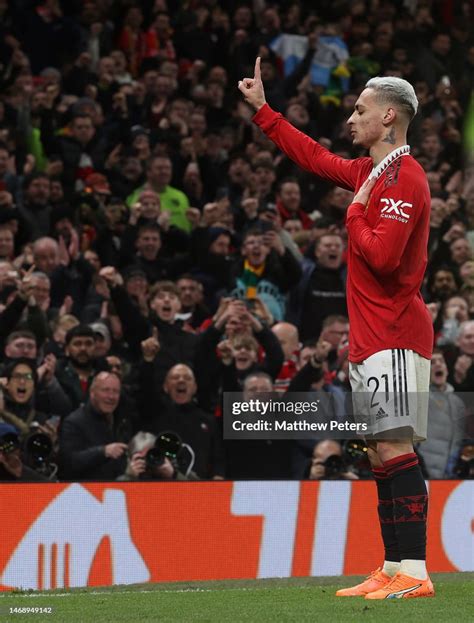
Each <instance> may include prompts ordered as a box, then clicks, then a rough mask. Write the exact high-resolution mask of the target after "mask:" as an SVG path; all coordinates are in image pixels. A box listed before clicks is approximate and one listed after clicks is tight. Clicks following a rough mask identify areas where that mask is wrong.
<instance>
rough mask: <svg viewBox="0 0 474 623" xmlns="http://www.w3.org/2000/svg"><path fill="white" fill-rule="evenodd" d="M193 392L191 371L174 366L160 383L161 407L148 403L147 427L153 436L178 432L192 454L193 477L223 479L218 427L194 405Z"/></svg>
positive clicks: (192, 374)
mask: <svg viewBox="0 0 474 623" xmlns="http://www.w3.org/2000/svg"><path fill="white" fill-rule="evenodd" d="M196 391H197V386H196V380H195V377H194V373H193V371H192V370H191V368H190V367H189V366H186V365H183V364H177V365H175V366H173V367H172V368H171V369H170V370H169V371H168V373H167V375H166V379H165V382H164V384H163V392H164V395H163V396H162V400H161V407H160V408H158V409H156V408H152V407H151V404H152V403H149V404H148V408H147V413H146V420H145V421H146V427H147V429H148V430H150V431H151V432H153V433H154V434H159V433H160V432H162V431H172V432H174V433H177V434H178V435H179V436H180V438H181V439H182V441H183V442H184V443H187V444H189V445H190V446H191V448H192V449H193V451H194V454H195V462H194V466H193V470H194V471H195V472H196V474H197V475H198V476H199V477H200V478H214V479H222V478H223V477H224V475H225V472H224V460H223V454H222V447H221V442H220V441H219V433H218V430H217V426H216V423H215V420H214V418H213V417H212V416H211V415H210V414H208V413H206V412H205V411H203V410H202V409H201V408H200V407H199V406H198V405H197V404H196V403H195V402H194V397H195V395H196ZM154 404H155V405H156V402H155V403H154Z"/></svg>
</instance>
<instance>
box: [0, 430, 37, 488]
mask: <svg viewBox="0 0 474 623" xmlns="http://www.w3.org/2000/svg"><path fill="white" fill-rule="evenodd" d="M0 482H47V478H45V477H44V476H42V475H41V474H39V473H38V472H36V471H35V470H33V469H30V468H29V467H27V466H26V465H24V464H23V461H22V459H21V453H20V440H19V438H18V433H17V431H16V428H15V427H13V426H11V425H10V424H7V423H6V422H0Z"/></svg>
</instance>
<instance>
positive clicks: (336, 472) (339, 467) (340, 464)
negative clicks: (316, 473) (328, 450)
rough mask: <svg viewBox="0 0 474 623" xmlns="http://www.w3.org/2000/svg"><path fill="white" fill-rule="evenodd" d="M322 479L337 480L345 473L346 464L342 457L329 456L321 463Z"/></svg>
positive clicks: (336, 455)
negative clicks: (322, 469)
mask: <svg viewBox="0 0 474 623" xmlns="http://www.w3.org/2000/svg"><path fill="white" fill-rule="evenodd" d="M323 466H324V478H329V479H337V478H339V477H340V476H341V474H343V473H344V472H345V471H347V468H346V464H345V462H344V459H343V458H342V456H339V455H338V454H331V456H328V458H327V459H326V460H325V461H324V463H323Z"/></svg>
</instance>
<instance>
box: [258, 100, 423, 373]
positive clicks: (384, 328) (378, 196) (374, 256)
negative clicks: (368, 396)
mask: <svg viewBox="0 0 474 623" xmlns="http://www.w3.org/2000/svg"><path fill="white" fill-rule="evenodd" d="M253 121H254V122H255V123H256V124H257V125H258V126H259V127H260V129H261V130H262V131H263V132H264V133H265V134H266V135H267V136H268V137H269V138H270V139H271V140H272V141H274V142H275V143H276V144H277V145H278V146H279V147H280V149H281V150H282V151H284V152H285V153H286V154H287V155H288V156H289V157H290V158H291V159H292V160H294V162H296V164H298V165H299V166H300V167H301V168H303V169H305V170H306V171H310V172H311V173H314V174H315V175H319V176H320V177H322V178H324V179H328V180H330V181H332V182H334V184H336V185H337V186H341V187H343V188H347V189H349V190H352V191H355V192H357V191H358V190H359V188H360V187H361V186H362V184H363V183H364V182H365V180H366V179H367V178H368V176H369V174H370V172H371V171H372V168H373V162H372V158H357V159H355V160H346V159H344V158H341V157H340V156H336V155H335V154H332V153H331V152H330V151H328V150H327V149H325V148H324V147H322V146H321V145H319V143H317V142H316V141H314V140H313V139H311V138H310V137H309V136H306V135H305V134H303V133H302V132H300V131H299V130H297V129H296V128H294V127H293V126H292V125H291V124H290V123H289V122H288V121H287V120H286V119H285V118H284V117H283V116H282V115H281V114H280V113H276V112H275V111H273V110H272V109H271V108H270V107H269V106H268V104H265V105H264V106H263V107H262V108H260V110H259V111H258V112H257V113H256V114H255V116H254V118H253ZM430 207H431V200H430V193H429V188H428V182H427V179H426V175H425V172H424V171H423V169H422V167H421V166H420V165H419V164H418V163H417V162H416V160H415V159H414V158H412V157H411V156H410V155H404V156H400V157H399V158H397V159H396V160H395V161H394V162H393V163H392V164H390V165H389V166H388V167H387V168H386V169H385V171H384V172H383V173H382V174H381V175H380V177H379V178H378V180H377V182H376V184H375V186H374V189H373V190H372V195H371V197H370V199H369V202H368V204H367V208H366V207H365V206H364V205H362V204H360V203H353V204H352V205H351V206H349V208H348V210H347V215H346V227H347V231H348V233H349V242H348V253H347V260H348V261H347V265H348V277H347V307H348V311H349V320H350V335H349V359H350V361H352V362H354V363H358V362H361V361H364V360H365V359H367V358H368V357H370V356H371V355H373V354H374V353H376V352H379V351H381V350H386V349H391V348H406V349H410V350H414V351H415V352H417V353H419V354H420V355H421V356H422V357H426V358H427V359H431V354H432V348H433V325H432V322H431V317H430V315H429V312H428V310H427V309H426V305H425V303H424V302H423V299H422V297H421V294H420V286H421V283H422V281H423V276H424V274H425V269H426V265H427V262H428V255H427V245H428V234H429V227H430Z"/></svg>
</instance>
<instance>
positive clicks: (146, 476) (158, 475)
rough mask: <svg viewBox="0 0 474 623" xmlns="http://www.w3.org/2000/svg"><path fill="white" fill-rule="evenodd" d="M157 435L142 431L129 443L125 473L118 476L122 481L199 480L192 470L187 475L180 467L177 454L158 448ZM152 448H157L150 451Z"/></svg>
mask: <svg viewBox="0 0 474 623" xmlns="http://www.w3.org/2000/svg"><path fill="white" fill-rule="evenodd" d="M157 439H158V438H157V437H156V435H153V434H152V433H145V432H143V431H140V432H139V433H137V434H136V435H135V436H134V437H132V439H131V440H130V443H129V444H128V457H129V458H128V462H127V469H126V470H125V473H124V474H122V475H121V476H119V477H118V478H117V480H118V481H120V482H132V481H137V480H199V477H198V476H197V474H195V473H194V472H193V471H190V472H189V474H188V475H187V476H186V475H185V474H183V472H181V471H180V470H179V468H178V465H177V461H176V456H174V457H173V456H171V457H169V456H167V454H166V453H164V452H162V451H160V450H159V449H158V448H156V442H157ZM150 450H156V451H155V452H150Z"/></svg>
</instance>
